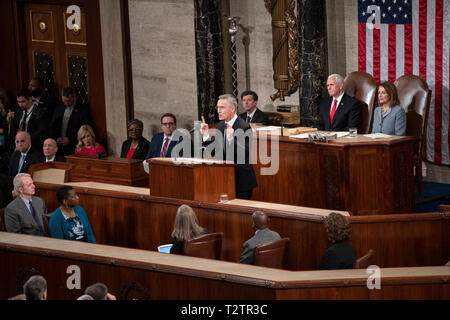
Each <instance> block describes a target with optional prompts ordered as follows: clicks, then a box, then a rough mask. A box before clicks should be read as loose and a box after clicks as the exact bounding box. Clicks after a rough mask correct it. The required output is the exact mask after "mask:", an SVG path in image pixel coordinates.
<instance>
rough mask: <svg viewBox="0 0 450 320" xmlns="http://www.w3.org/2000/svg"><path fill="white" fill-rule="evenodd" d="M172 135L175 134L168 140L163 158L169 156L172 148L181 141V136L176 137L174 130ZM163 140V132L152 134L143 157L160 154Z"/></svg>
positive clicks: (154, 156)
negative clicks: (145, 154)
mask: <svg viewBox="0 0 450 320" xmlns="http://www.w3.org/2000/svg"><path fill="white" fill-rule="evenodd" d="M172 135H175V136H174V137H173V139H172V140H171V141H170V143H169V146H168V147H167V151H166V156H165V158H171V157H172V150H173V148H174V147H175V146H176V145H177V144H178V143H180V142H182V141H183V137H182V136H180V137H177V133H176V131H174V132H172ZM163 140H164V132H160V133H157V134H155V135H154V136H153V138H152V141H151V142H150V145H149V148H148V153H147V156H146V157H145V159H150V158H158V157H160V156H161V148H162V146H163ZM181 156H183V155H181ZM189 156H190V155H189Z"/></svg>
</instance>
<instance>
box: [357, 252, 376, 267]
mask: <svg viewBox="0 0 450 320" xmlns="http://www.w3.org/2000/svg"><path fill="white" fill-rule="evenodd" d="M374 253H375V252H374V251H373V249H369V251H368V252H367V253H366V254H365V255H363V256H362V257H361V258H358V259H356V261H355V263H354V264H353V269H365V268H367V267H368V266H370V265H371V264H373V259H374Z"/></svg>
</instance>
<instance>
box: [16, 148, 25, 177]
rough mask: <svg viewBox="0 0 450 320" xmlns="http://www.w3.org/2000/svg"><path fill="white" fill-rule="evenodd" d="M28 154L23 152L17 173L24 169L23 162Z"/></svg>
mask: <svg viewBox="0 0 450 320" xmlns="http://www.w3.org/2000/svg"><path fill="white" fill-rule="evenodd" d="M26 156H27V155H26V154H25V153H22V155H21V156H20V161H19V167H18V168H17V173H20V171H21V170H22V166H23V163H24V162H25V157H26Z"/></svg>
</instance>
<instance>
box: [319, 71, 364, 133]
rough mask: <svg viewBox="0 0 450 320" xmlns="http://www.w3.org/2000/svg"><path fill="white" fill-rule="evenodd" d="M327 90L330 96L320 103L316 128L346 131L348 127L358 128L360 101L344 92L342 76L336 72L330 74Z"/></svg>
mask: <svg viewBox="0 0 450 320" xmlns="http://www.w3.org/2000/svg"><path fill="white" fill-rule="evenodd" d="M327 90H328V94H329V95H330V97H329V98H327V99H325V100H323V101H322V103H321V104H320V109H319V126H318V127H319V128H318V129H319V130H327V131H348V129H349V128H358V127H359V124H360V116H361V103H360V102H359V100H357V99H355V98H353V97H350V96H349V95H347V94H346V93H344V78H342V76H341V75H338V74H332V75H330V76H329V77H328V80H327Z"/></svg>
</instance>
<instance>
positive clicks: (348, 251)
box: [320, 241, 356, 270]
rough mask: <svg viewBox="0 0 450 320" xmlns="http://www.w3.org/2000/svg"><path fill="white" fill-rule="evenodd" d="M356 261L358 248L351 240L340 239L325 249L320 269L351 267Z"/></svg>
mask: <svg viewBox="0 0 450 320" xmlns="http://www.w3.org/2000/svg"><path fill="white" fill-rule="evenodd" d="M355 261H356V249H355V247H354V246H353V244H352V243H351V242H350V241H339V242H335V243H333V244H332V245H331V246H330V247H329V248H328V249H327V251H325V253H324V255H323V257H322V261H321V262H320V269H322V270H324V269H325V270H334V269H351V268H353V264H354V263H355Z"/></svg>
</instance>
